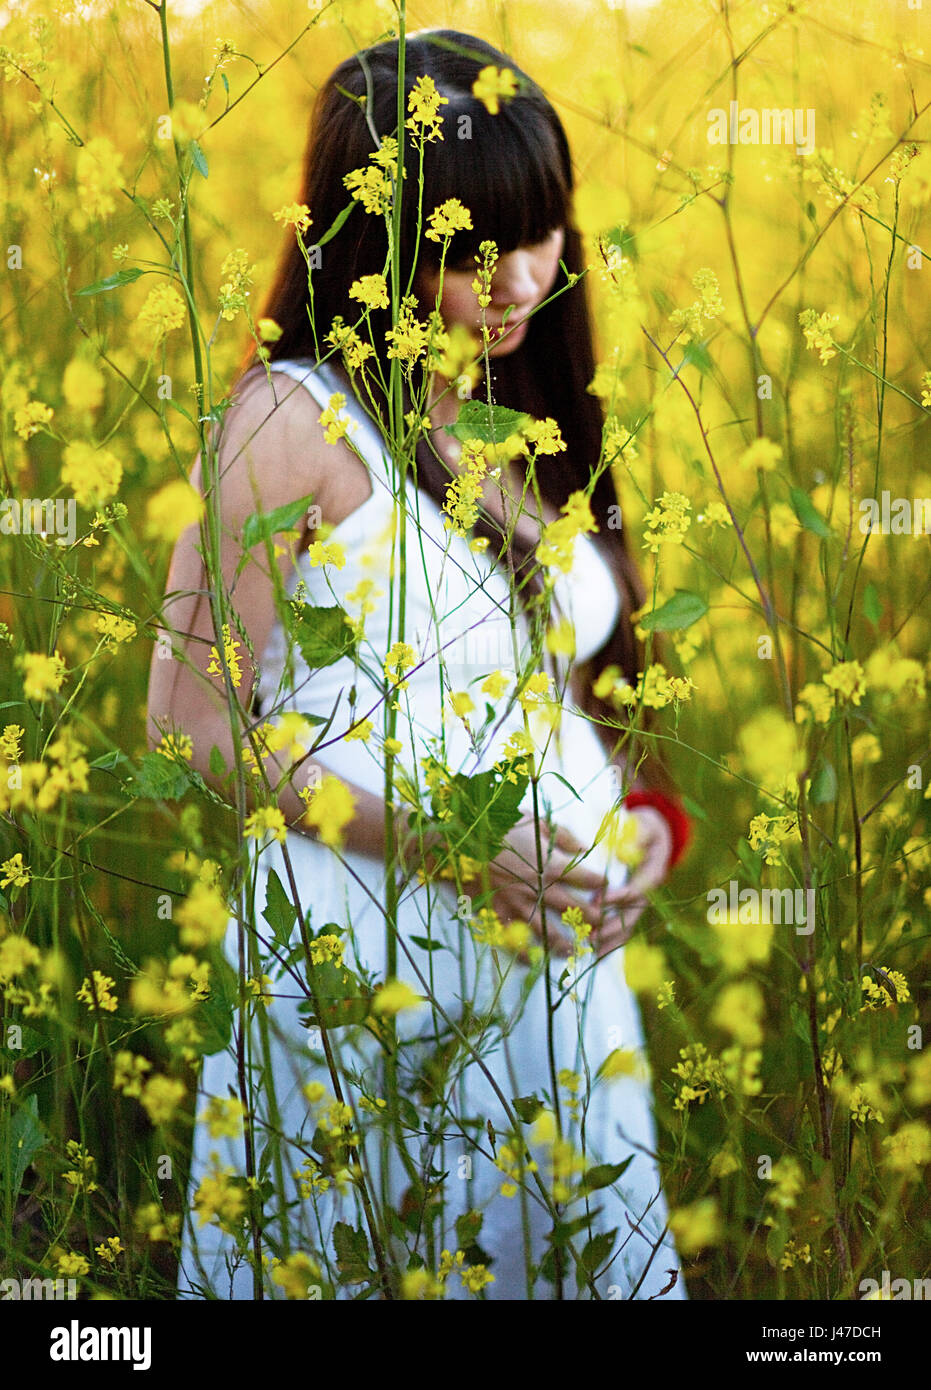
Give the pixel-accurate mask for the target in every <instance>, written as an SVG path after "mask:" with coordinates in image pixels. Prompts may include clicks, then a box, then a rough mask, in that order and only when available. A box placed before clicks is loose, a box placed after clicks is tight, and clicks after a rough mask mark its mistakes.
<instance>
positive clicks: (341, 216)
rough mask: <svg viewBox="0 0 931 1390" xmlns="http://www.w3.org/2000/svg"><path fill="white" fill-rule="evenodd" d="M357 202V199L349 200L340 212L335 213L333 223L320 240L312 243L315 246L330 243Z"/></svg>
mask: <svg viewBox="0 0 931 1390" xmlns="http://www.w3.org/2000/svg"><path fill="white" fill-rule="evenodd" d="M357 202H358V199H357V198H350V199H349V202H348V203H347V204H346V206H345V207H344V208H343V210H342V212H340V213H337V215H336V217H335V218H334V220H333V222H332V223H331V225H330V226H329V227H328V228H327V230H326V231H325V232H324V233H323V236H322V237H321V238H320V240H319V241H317V242H315V243H314V245H315V246H326V244H327V242H328V241H332V239H333V237H335V236H336V233H337V232H338V231H339V229H340V227H342V225H343V223H344V222H345V221H346V218H347V217H348V216H349V214H350V213H351V212H352V210H353V208H354V207H355V206H356V203H357Z"/></svg>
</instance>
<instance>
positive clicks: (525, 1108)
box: [511, 1096, 543, 1125]
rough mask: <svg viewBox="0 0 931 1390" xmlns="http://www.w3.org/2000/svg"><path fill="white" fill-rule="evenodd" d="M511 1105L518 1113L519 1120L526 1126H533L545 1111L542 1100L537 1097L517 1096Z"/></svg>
mask: <svg viewBox="0 0 931 1390" xmlns="http://www.w3.org/2000/svg"><path fill="white" fill-rule="evenodd" d="M511 1104H512V1105H513V1107H514V1109H515V1110H516V1111H517V1117H518V1119H519V1120H520V1121H521V1122H522V1123H523V1124H525V1125H532V1124H533V1122H534V1120H535V1119H536V1118H537V1116H538V1115H539V1113H540V1111H541V1110H542V1109H543V1102H542V1100H538V1099H537V1097H536V1096H515V1097H514V1099H513V1100H512V1101H511Z"/></svg>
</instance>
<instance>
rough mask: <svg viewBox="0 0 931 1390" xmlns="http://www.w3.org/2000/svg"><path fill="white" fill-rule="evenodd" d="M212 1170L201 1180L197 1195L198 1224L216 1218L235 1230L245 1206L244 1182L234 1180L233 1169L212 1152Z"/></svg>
mask: <svg viewBox="0 0 931 1390" xmlns="http://www.w3.org/2000/svg"><path fill="white" fill-rule="evenodd" d="M210 1157H211V1161H212V1165H213V1166H212V1171H211V1172H210V1173H208V1174H207V1175H206V1177H204V1178H202V1179H201V1183H200V1186H199V1187H198V1189H197V1191H196V1192H195V1194H194V1207H195V1210H196V1211H197V1214H198V1219H199V1225H201V1226H204V1225H206V1223H207V1222H208V1221H211V1222H213V1221H215V1222H216V1223H217V1225H219V1226H221V1227H222V1228H223V1229H224V1230H226V1231H233V1230H234V1229H235V1225H236V1223H238V1221H239V1219H240V1218H241V1216H242V1213H243V1211H244V1210H245V1206H246V1194H245V1191H244V1188H243V1184H242V1182H241V1181H239V1182H237V1181H236V1180H235V1176H236V1175H235V1173H234V1172H233V1169H232V1168H221V1167H220V1166H219V1160H218V1158H217V1155H216V1154H211V1155H210Z"/></svg>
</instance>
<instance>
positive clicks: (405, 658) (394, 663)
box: [385, 642, 417, 690]
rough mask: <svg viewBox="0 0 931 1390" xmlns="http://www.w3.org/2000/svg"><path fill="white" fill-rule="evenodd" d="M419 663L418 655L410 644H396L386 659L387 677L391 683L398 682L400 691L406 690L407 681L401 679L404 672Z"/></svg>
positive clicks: (393, 644)
mask: <svg viewBox="0 0 931 1390" xmlns="http://www.w3.org/2000/svg"><path fill="white" fill-rule="evenodd" d="M416 663H417V654H416V652H415V651H414V648H413V647H412V646H411V645H410V643H408V642H394V643H392V646H391V650H390V651H389V652H388V655H387V656H386V657H385V675H386V676H387V677H388V679H389V681H397V682H398V689H399V690H405V689H406V688H407V684H408V682H407V681H402V680H401V679H400V677H401V674H402V672H404V671H406V670H407V668H408V667H409V666H414V665H416Z"/></svg>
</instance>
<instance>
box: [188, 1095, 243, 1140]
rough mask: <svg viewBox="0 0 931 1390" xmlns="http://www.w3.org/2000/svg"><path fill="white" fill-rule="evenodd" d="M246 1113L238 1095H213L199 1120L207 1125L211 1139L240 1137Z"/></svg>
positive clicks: (199, 1122)
mask: <svg viewBox="0 0 931 1390" xmlns="http://www.w3.org/2000/svg"><path fill="white" fill-rule="evenodd" d="M244 1114H245V1111H244V1109H243V1104H242V1101H241V1100H239V1099H238V1098H237V1097H224V1096H211V1097H210V1099H209V1101H208V1102H207V1109H206V1110H202V1111H201V1113H200V1114H199V1115H198V1117H197V1121H198V1124H205V1125H206V1126H207V1128H208V1130H209V1131H210V1137H211V1139H222V1138H224V1137H225V1138H229V1139H238V1138H239V1136H240V1135H241V1134H242V1120H243V1115H244Z"/></svg>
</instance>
